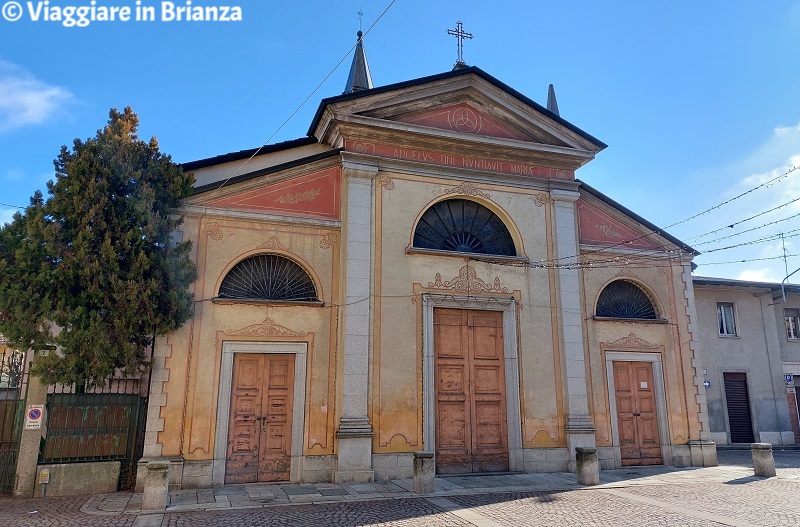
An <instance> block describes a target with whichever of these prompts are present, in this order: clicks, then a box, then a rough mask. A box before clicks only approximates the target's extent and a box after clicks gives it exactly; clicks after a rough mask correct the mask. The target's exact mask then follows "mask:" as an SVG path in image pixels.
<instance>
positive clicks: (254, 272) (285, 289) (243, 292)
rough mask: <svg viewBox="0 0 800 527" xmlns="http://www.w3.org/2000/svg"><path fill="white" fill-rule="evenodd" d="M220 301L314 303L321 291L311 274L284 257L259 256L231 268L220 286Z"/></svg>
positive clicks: (272, 255)
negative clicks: (225, 299)
mask: <svg viewBox="0 0 800 527" xmlns="http://www.w3.org/2000/svg"><path fill="white" fill-rule="evenodd" d="M219 298H231V299H247V300H272V301H280V302H314V301H317V300H319V299H318V298H317V291H316V289H315V288H314V282H313V280H311V277H310V276H309V274H308V273H307V272H306V271H305V269H303V268H302V267H300V266H299V265H297V264H296V263H294V262H293V261H291V260H290V259H288V258H284V257H283V256H278V255H275V254H259V255H257V256H251V257H250V258H247V259H245V260H242V261H241V262H239V263H238V264H236V265H235V266H234V268H233V269H231V270H230V271H229V272H228V274H227V275H226V276H225V278H224V279H223V280H222V285H220V287H219Z"/></svg>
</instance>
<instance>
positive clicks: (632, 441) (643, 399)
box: [613, 361, 663, 466]
mask: <svg viewBox="0 0 800 527" xmlns="http://www.w3.org/2000/svg"><path fill="white" fill-rule="evenodd" d="M613 365H614V391H615V397H616V401H617V423H618V425H619V426H618V430H619V450H620V455H621V458H622V465H623V466H627V465H660V464H662V463H663V460H662V458H661V439H660V436H659V433H658V410H657V404H656V390H655V386H654V385H653V365H652V363H650V362H629V361H619V362H617V361H615V362H614V363H613Z"/></svg>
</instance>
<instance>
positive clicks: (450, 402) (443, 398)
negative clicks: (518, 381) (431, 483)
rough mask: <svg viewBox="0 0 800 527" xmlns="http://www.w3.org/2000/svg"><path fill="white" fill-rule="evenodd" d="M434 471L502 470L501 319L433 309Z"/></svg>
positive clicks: (505, 437) (504, 432)
mask: <svg viewBox="0 0 800 527" xmlns="http://www.w3.org/2000/svg"><path fill="white" fill-rule="evenodd" d="M433 324H434V328H433V330H434V353H435V359H434V364H435V367H434V384H435V389H436V410H435V411H436V471H437V472H438V473H440V474H456V473H472V472H499V471H506V470H508V424H507V420H506V388H505V360H504V357H503V314H502V313H501V312H497V311H478V310H475V311H468V310H462V309H434V323H433Z"/></svg>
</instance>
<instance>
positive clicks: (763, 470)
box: [750, 443, 775, 478]
mask: <svg viewBox="0 0 800 527" xmlns="http://www.w3.org/2000/svg"><path fill="white" fill-rule="evenodd" d="M750 448H751V449H752V451H753V472H755V475H756V476H761V477H762V478H771V477H773V476H775V458H774V457H772V445H770V444H769V443H753V444H752V445H750Z"/></svg>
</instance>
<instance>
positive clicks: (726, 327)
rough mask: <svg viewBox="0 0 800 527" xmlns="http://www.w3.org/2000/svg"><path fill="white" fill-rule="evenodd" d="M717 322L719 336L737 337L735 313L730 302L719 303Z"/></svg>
mask: <svg viewBox="0 0 800 527" xmlns="http://www.w3.org/2000/svg"><path fill="white" fill-rule="evenodd" d="M717 321H718V323H719V334H720V336H721V337H722V336H724V337H734V336H736V321H735V318H734V313H733V304H731V303H728V302H718V303H717Z"/></svg>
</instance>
